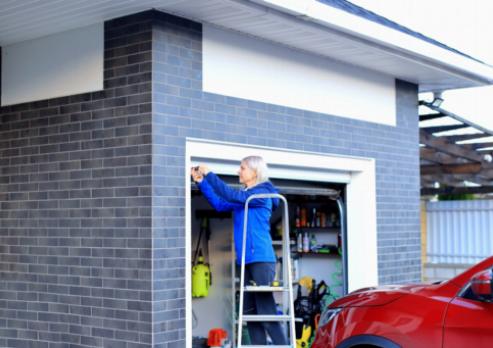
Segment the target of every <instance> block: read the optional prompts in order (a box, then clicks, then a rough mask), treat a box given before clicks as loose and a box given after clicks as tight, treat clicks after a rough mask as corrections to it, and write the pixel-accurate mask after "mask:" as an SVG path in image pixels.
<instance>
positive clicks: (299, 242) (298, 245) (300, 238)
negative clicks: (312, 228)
mask: <svg viewBox="0 0 493 348" xmlns="http://www.w3.org/2000/svg"><path fill="white" fill-rule="evenodd" d="M296 232H297V234H298V236H297V240H296V250H297V251H298V252H299V253H301V252H303V234H302V233H301V231H300V230H298V231H296Z"/></svg>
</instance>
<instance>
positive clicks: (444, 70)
mask: <svg viewBox="0 0 493 348" xmlns="http://www.w3.org/2000/svg"><path fill="white" fill-rule="evenodd" d="M321 1H323V2H321ZM153 8H154V9H157V10H161V11H164V12H168V13H172V14H176V15H179V16H182V17H185V18H189V19H192V20H195V21H198V22H202V23H204V24H206V25H213V26H217V27H221V28H224V29H228V30H234V31H237V32H241V33H243V34H246V35H249V36H254V37H258V38H261V39H264V40H268V41H271V42H274V43H276V44H280V45H284V46H288V47H290V48H293V49H296V50H302V51H305V52H310V53H313V54H316V55H319V56H323V57H327V58H329V59H334V60H337V61H342V62H345V63H347V64H351V65H355V66H359V67H363V68H367V69H370V70H373V71H377V72H380V73H383V74H386V75H389V76H392V77H395V78H397V79H400V80H404V81H408V82H411V83H415V84H417V85H419V90H420V91H421V92H424V91H441V90H446V89H455V88H463V87H473V86H482V85H488V84H492V83H493V67H491V66H489V65H486V64H483V63H481V62H479V61H477V60H475V59H472V58H471V57H469V56H466V55H464V54H461V53H460V52H458V51H456V50H453V49H451V48H449V47H447V46H445V45H443V44H440V43H438V42H436V41H434V40H431V39H429V38H426V37H425V36H423V35H421V34H418V33H416V32H413V31H411V30H409V29H407V28H404V27H402V26H400V25H398V24H397V23H394V22H392V21H389V20H387V19H385V18H384V17H381V16H378V15H376V14H374V13H372V12H370V11H367V10H365V9H362V8H361V7H358V6H356V5H354V4H351V3H350V2H348V1H343V0H320V1H319V0H207V1H197V0H139V1H134V0H91V1H86V0H66V1H63V2H62V1H60V0H43V1H39V0H24V1H16V0H4V1H2V6H1V7H0V45H2V46H5V45H9V44H13V43H16V42H21V41H25V40H30V39H34V38H37V37H41V36H46V35H50V34H53V33H57V32H62V31H66V30H70V29H74V28H78V27H83V26H87V25H91V24H94V23H98V22H102V21H105V20H109V19H113V18H117V17H121V16H125V15H128V14H132V13H136V12H141V11H146V10H149V9H153Z"/></svg>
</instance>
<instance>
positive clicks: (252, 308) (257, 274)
mask: <svg viewBox="0 0 493 348" xmlns="http://www.w3.org/2000/svg"><path fill="white" fill-rule="evenodd" d="M275 274H276V264H275V263H274V262H254V263H249V264H247V265H245V286H247V285H250V284H251V281H254V282H255V284H256V285H271V284H272V281H273V280H274V277H275ZM243 313H244V314H248V315H251V314H271V315H272V314H277V309H276V303H275V301H274V294H273V293H272V292H250V291H246V292H244V298H243ZM247 327H248V333H249V334H250V340H251V344H253V345H266V344H267V337H266V332H267V333H268V334H269V336H270V338H271V339H272V342H273V343H274V344H275V345H287V344H288V342H287V338H286V334H285V332H284V331H283V328H282V326H281V323H280V322H248V323H247Z"/></svg>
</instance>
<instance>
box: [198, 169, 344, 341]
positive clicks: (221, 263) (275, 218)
mask: <svg viewBox="0 0 493 348" xmlns="http://www.w3.org/2000/svg"><path fill="white" fill-rule="evenodd" d="M220 177H221V179H223V180H224V181H225V182H227V183H228V184H230V185H231V186H236V187H238V188H239V187H240V186H239V185H238V184H237V181H238V178H237V177H232V176H224V175H223V176H220ZM271 181H272V183H273V184H274V185H275V186H276V187H277V188H278V189H279V191H280V193H281V194H282V195H283V196H284V197H286V199H287V201H288V208H289V226H290V231H289V232H290V233H289V237H290V250H291V253H290V254H291V266H292V275H293V284H292V286H293V289H294V294H295V299H296V298H297V296H298V295H301V297H303V298H305V297H307V296H308V295H309V290H308V289H307V287H306V282H309V283H310V285H311V284H312V283H313V282H315V283H314V284H315V286H316V288H317V287H319V286H320V287H321V291H323V289H324V288H323V286H326V288H325V290H324V291H325V293H326V296H325V298H324V299H325V301H326V302H327V304H328V303H330V302H332V301H334V300H335V299H336V298H339V297H340V296H341V295H343V294H344V293H345V292H346V289H347V277H346V275H347V273H346V268H347V266H346V265H345V261H344V260H345V258H343V255H344V250H346V248H345V247H344V245H343V244H344V243H343V241H344V240H345V235H344V234H345V232H344V226H345V221H344V219H345V214H344V213H342V214H341V212H340V206H339V204H338V202H337V201H336V200H335V198H336V197H337V196H340V198H341V199H340V202H344V197H345V185H344V184H337V183H320V182H307V181H301V180H283V179H272V180H271ZM191 197H192V199H191V204H192V215H191V217H192V221H191V224H192V239H191V240H192V248H193V250H192V252H193V254H192V255H193V256H192V263H194V261H195V263H194V264H196V263H197V258H198V255H203V257H204V260H205V262H206V263H207V265H208V266H209V269H210V273H211V280H212V281H211V286H210V288H209V289H208V291H207V293H208V294H207V296H205V297H194V298H193V299H192V332H191V336H192V342H193V344H192V347H193V348H205V347H207V345H206V343H207V336H208V333H209V331H210V330H211V329H212V328H222V329H224V330H226V331H227V333H228V337H229V339H230V340H232V342H233V343H234V342H236V338H237V334H238V332H237V321H236V320H237V318H238V296H239V295H238V293H239V286H238V285H239V272H238V269H237V268H236V267H235V260H236V257H235V254H234V248H233V237H232V236H233V221H232V215H231V213H223V212H216V211H214V210H213V208H212V207H211V206H210V205H209V204H208V203H207V201H206V200H205V198H204V197H203V196H202V194H201V193H200V191H199V190H198V189H197V187H196V186H195V185H192V186H191ZM342 206H344V205H342ZM281 219H282V207H279V208H278V209H277V210H275V211H274V212H273V215H272V218H271V238H272V240H273V247H274V250H275V253H276V257H277V258H278V263H277V267H276V269H277V273H280V272H281V262H282V253H281V251H282V250H281V249H282V248H281V239H282V236H281V235H280V232H281V228H280V227H281ZM300 280H301V281H300ZM298 291H299V293H298ZM275 298H276V302H277V303H279V304H281V303H283V301H282V298H280V295H279V294H276V296H275ZM295 313H296V312H295ZM296 314H297V315H296V317H297V318H296V320H297V325H296V332H297V338H300V336H301V332H302V325H303V320H305V321H306V320H307V318H303V315H301V314H300V313H296ZM243 331H244V332H242V334H243V337H244V338H245V339H244V341H246V342H248V337H247V336H246V335H247V333H246V327H245V329H244V330H243ZM233 346H234V344H233Z"/></svg>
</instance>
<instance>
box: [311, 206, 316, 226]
mask: <svg viewBox="0 0 493 348" xmlns="http://www.w3.org/2000/svg"><path fill="white" fill-rule="evenodd" d="M310 227H317V208H313V210H312V222H311V224H310Z"/></svg>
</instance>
